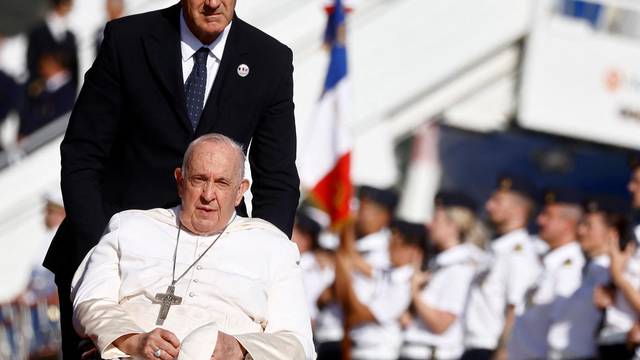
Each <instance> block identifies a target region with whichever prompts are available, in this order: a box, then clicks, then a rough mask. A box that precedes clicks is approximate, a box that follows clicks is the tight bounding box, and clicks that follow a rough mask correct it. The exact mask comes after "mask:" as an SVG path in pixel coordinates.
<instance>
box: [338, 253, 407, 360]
mask: <svg viewBox="0 0 640 360" xmlns="http://www.w3.org/2000/svg"><path fill="white" fill-rule="evenodd" d="M412 274H413V268H412V267H411V266H409V265H407V266H402V267H399V268H388V269H385V270H376V271H375V272H374V275H373V277H372V278H368V277H365V276H354V291H355V293H356V296H357V297H358V300H360V302H362V303H363V304H365V305H366V306H367V307H368V308H369V311H371V314H373V317H374V318H375V319H376V320H375V322H371V323H366V324H362V325H359V326H355V327H354V328H353V329H351V332H350V334H349V335H350V338H351V340H352V341H353V346H352V348H351V357H352V358H353V359H367V360H396V359H397V358H398V354H399V351H400V345H401V344H402V336H401V330H400V316H401V315H402V314H403V313H404V312H405V311H406V310H407V308H408V307H409V304H410V303H411V283H410V280H411V276H412Z"/></svg>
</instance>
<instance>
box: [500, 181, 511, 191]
mask: <svg viewBox="0 0 640 360" xmlns="http://www.w3.org/2000/svg"><path fill="white" fill-rule="evenodd" d="M512 185H513V181H512V180H511V179H509V178H503V179H502V180H500V189H502V190H511V186H512Z"/></svg>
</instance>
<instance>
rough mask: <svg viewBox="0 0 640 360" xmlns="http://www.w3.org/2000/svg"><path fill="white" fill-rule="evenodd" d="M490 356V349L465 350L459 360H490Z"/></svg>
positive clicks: (491, 353) (491, 351) (491, 352)
mask: <svg viewBox="0 0 640 360" xmlns="http://www.w3.org/2000/svg"><path fill="white" fill-rule="evenodd" d="M491 356H493V350H490V349H467V350H465V351H464V353H463V354H462V357H461V358H460V360H491Z"/></svg>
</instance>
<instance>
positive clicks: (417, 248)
mask: <svg viewBox="0 0 640 360" xmlns="http://www.w3.org/2000/svg"><path fill="white" fill-rule="evenodd" d="M425 235H426V230H425V228H424V226H422V225H421V224H414V223H408V222H405V221H401V220H397V221H394V222H393V223H392V224H391V239H390V241H389V245H388V254H389V265H388V266H387V267H384V268H375V269H373V271H371V270H370V269H368V268H366V267H364V268H363V266H362V263H363V262H364V259H363V255H361V254H360V253H359V252H358V251H356V244H354V243H353V241H354V237H353V236H350V235H347V236H345V237H344V238H343V244H342V246H341V247H340V249H339V250H338V252H337V254H336V283H335V287H336V296H337V298H338V300H339V301H340V303H341V304H342V308H343V310H344V313H345V321H346V327H347V328H348V329H349V330H350V332H349V340H350V341H351V346H350V348H351V349H350V358H351V359H354V360H355V359H362V360H395V359H397V358H398V355H399V350H400V345H401V344H402V336H401V329H400V317H401V316H402V314H403V313H404V312H405V311H406V310H407V308H408V307H409V304H410V302H411V297H410V280H411V276H412V274H413V273H414V269H416V268H418V269H419V267H420V264H421V263H422V257H423V249H424V246H425V243H426V237H425Z"/></svg>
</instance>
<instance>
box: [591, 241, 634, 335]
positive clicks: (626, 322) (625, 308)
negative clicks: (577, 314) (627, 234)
mask: <svg viewBox="0 0 640 360" xmlns="http://www.w3.org/2000/svg"><path fill="white" fill-rule="evenodd" d="M624 276H625V278H626V279H627V281H629V282H630V283H631V285H632V286H633V288H634V289H636V290H640V250H637V251H636V253H635V254H634V255H633V256H632V257H631V258H630V259H629V261H628V262H627V265H626V268H625V271H624ZM636 319H637V315H636V312H635V311H634V309H633V307H632V306H631V304H629V302H628V301H627V299H626V298H625V297H624V295H623V294H622V291H616V292H615V296H614V300H613V304H612V305H611V306H609V307H607V309H606V310H605V318H604V326H603V328H602V330H601V331H600V337H599V340H598V342H599V343H600V344H601V345H616V344H625V343H626V341H627V333H628V332H629V330H631V327H632V326H633V323H634V322H635V321H636Z"/></svg>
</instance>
